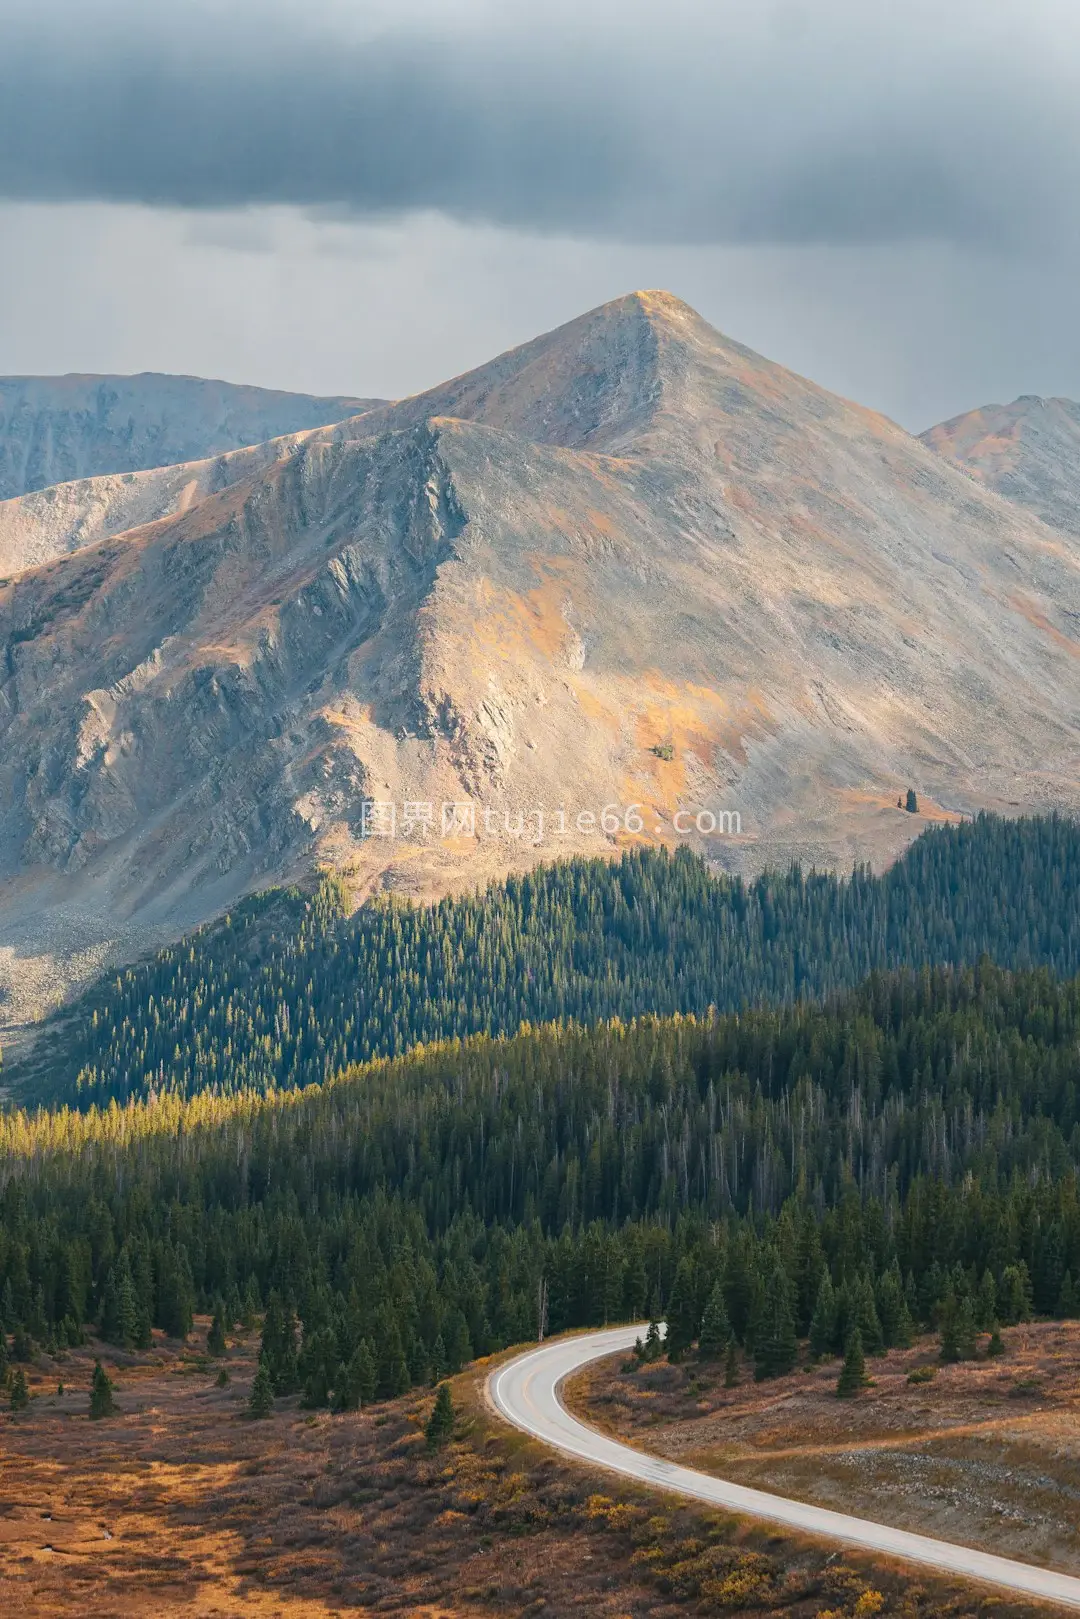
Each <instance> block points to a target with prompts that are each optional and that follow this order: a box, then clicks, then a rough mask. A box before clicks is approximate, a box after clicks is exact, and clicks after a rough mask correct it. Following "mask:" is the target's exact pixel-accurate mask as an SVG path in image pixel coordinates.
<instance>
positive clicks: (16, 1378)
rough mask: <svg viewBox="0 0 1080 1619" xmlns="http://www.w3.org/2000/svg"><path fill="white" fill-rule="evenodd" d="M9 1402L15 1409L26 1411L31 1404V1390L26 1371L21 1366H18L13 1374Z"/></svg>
mask: <svg viewBox="0 0 1080 1619" xmlns="http://www.w3.org/2000/svg"><path fill="white" fill-rule="evenodd" d="M8 1403H9V1404H10V1406H11V1409H12V1410H13V1411H25V1410H26V1408H27V1406H28V1405H29V1404H30V1390H29V1388H28V1387H27V1383H26V1373H25V1372H24V1371H23V1369H22V1367H21V1366H18V1367H16V1369H15V1371H14V1373H13V1374H12V1378H11V1388H10V1390H9V1392H8Z"/></svg>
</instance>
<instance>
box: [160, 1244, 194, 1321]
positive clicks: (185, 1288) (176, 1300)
mask: <svg viewBox="0 0 1080 1619" xmlns="http://www.w3.org/2000/svg"><path fill="white" fill-rule="evenodd" d="M194 1312H195V1284H194V1282H193V1281H192V1279H191V1265H190V1263H189V1261H188V1256H187V1249H186V1248H185V1247H184V1246H183V1244H180V1245H178V1246H177V1247H176V1248H174V1247H173V1246H172V1244H171V1243H166V1244H165V1245H164V1246H163V1248H162V1251H161V1255H160V1259H159V1267H158V1307H157V1321H158V1326H159V1327H160V1328H161V1329H162V1331H163V1332H164V1333H165V1334H166V1335H167V1336H168V1337H169V1338H179V1339H181V1340H183V1339H184V1338H186V1337H187V1335H188V1333H189V1332H190V1331H191V1323H192V1318H193V1316H194Z"/></svg>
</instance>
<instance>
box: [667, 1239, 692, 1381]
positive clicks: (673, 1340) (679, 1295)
mask: <svg viewBox="0 0 1080 1619" xmlns="http://www.w3.org/2000/svg"><path fill="white" fill-rule="evenodd" d="M697 1329H698V1315H697V1289H696V1286H695V1282H694V1270H693V1266H692V1265H691V1263H690V1261H689V1259H680V1261H679V1264H678V1268H677V1269H676V1271H675V1281H674V1284H673V1285H672V1289H671V1297H670V1298H669V1299H668V1306H667V1337H666V1339H665V1344H666V1347H667V1356H668V1360H670V1361H671V1362H672V1363H673V1364H674V1363H675V1362H676V1361H679V1360H681V1359H682V1357H683V1355H684V1354H685V1353H686V1351H687V1350H688V1349H689V1348H690V1345H691V1344H692V1343H693V1342H694V1339H695V1338H696V1337H697Z"/></svg>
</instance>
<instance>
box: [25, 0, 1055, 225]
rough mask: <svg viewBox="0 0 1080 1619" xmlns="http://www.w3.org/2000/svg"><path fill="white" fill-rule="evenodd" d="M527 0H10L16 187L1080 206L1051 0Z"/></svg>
mask: <svg viewBox="0 0 1080 1619" xmlns="http://www.w3.org/2000/svg"><path fill="white" fill-rule="evenodd" d="M869 9H870V10H871V11H872V10H873V8H869ZM941 9H942V10H944V8H941ZM516 11H517V16H516V17H515V18H512V19H510V20H508V19H507V16H506V11H505V8H504V9H503V10H502V11H500V12H492V13H490V14H488V15H487V16H486V17H485V16H482V15H478V14H477V12H476V9H475V7H470V6H468V5H467V4H463V5H462V6H461V7H460V8H453V7H449V6H447V5H442V6H440V7H438V8H437V9H434V10H432V9H429V11H428V14H427V16H426V17H422V16H417V15H410V14H406V13H404V12H402V11H401V10H400V8H399V10H398V12H397V20H396V21H392V22H390V23H389V24H388V25H387V27H385V28H384V29H382V30H381V31H380V30H378V29H376V28H369V29H368V30H367V32H366V34H363V33H361V32H359V31H358V30H357V29H356V27H355V26H350V14H349V12H347V11H342V12H341V13H340V15H339V16H338V17H337V19H336V26H335V17H334V13H333V11H332V9H331V11H330V13H329V15H327V12H326V10H325V7H324V8H321V9H319V10H318V11H317V12H316V15H317V17H318V22H317V23H316V22H313V21H312V20H311V16H312V13H313V12H315V8H305V9H304V10H300V9H297V8H295V7H292V6H289V5H285V4H278V5H274V4H264V5H261V6H260V7H258V8H253V7H250V6H248V5H244V4H239V3H238V4H233V5H229V6H227V7H224V8H222V7H220V6H218V7H214V6H212V5H208V4H206V3H205V0H204V3H203V4H202V5H201V6H200V5H198V0H182V3H180V4H174V5H173V6H172V7H169V8H167V7H166V6H165V5H164V4H159V3H158V0H155V3H154V4H153V5H152V6H147V5H146V4H145V3H144V4H142V5H140V6H139V7H138V8H137V9H131V10H127V11H125V10H124V9H123V8H119V7H118V6H117V5H115V4H114V5H110V6H103V5H101V4H97V5H95V4H93V3H89V4H87V3H84V4H83V5H81V6H79V7H78V8H76V7H74V6H70V7H68V6H63V5H61V4H60V3H59V0H47V3H45V4H43V5H36V6H34V7H33V8H31V6H30V5H29V4H27V3H22V0H19V3H17V4H12V3H11V0H6V3H5V0H0V194H2V195H4V196H6V197H8V198H12V199H23V200H26V199H35V200H109V201H130V202H139V203H146V204H150V205H162V206H177V205H179V206H181V207H189V208H228V207H236V206H242V205H246V204H260V203H263V204H265V203H284V204H295V205H299V206H301V207H306V208H314V209H318V208H328V209H341V210H345V211H347V212H349V213H351V214H355V215H369V216H370V215H386V214H394V213H401V212H406V211H409V210H417V209H436V210H440V211H442V212H444V213H447V214H449V215H451V216H454V217H456V218H459V219H465V220H478V221H486V222H491V223H494V224H499V225H508V226H515V227H526V228H530V229H540V230H555V231H567V232H572V233H577V234H586V235H592V236H596V237H615V238H624V239H639V240H645V239H650V240H654V241H673V242H675V241H683V242H745V243H762V242H793V243H807V242H825V243H842V242H874V241H894V240H915V239H934V240H944V241H955V242H961V243H972V242H976V243H983V244H987V245H993V246H1005V247H1016V246H1021V245H1030V244H1031V243H1032V242H1034V243H1036V244H1044V245H1045V244H1052V243H1053V242H1054V241H1055V239H1056V238H1058V237H1060V235H1061V234H1062V232H1063V231H1067V230H1068V229H1069V226H1070V219H1071V210H1072V207H1073V202H1072V199H1073V197H1074V196H1075V194H1076V185H1077V179H1078V172H1077V171H1078V168H1080V116H1078V114H1077V111H1076V108H1077V106H1078V105H1080V85H1078V83H1077V82H1076V76H1075V75H1071V74H1070V72H1069V71H1068V70H1067V69H1066V68H1064V67H1063V66H1062V64H1063V62H1067V61H1068V60H1069V55H1068V52H1069V51H1072V52H1073V60H1075V47H1076V44H1077V33H1076V28H1075V26H1074V25H1073V24H1071V23H1070V20H1069V16H1070V14H1069V11H1068V10H1062V11H1060V13H1059V12H1057V10H1056V7H1055V6H1054V4H1052V3H1051V0H1041V3H1040V0H1032V3H1031V4H1029V5H1028V6H1026V7H1023V6H1020V5H1009V4H1006V3H1004V0H1002V4H999V5H997V6H995V5H994V4H993V0H990V3H989V4H984V5H983V6H981V7H975V6H970V7H969V6H968V4H967V3H966V0H953V10H952V12H951V13H950V25H949V27H948V28H946V26H945V24H944V22H943V21H942V20H941V18H940V17H938V16H936V15H935V13H934V11H933V9H932V8H927V7H924V6H922V5H920V4H919V3H912V4H907V5H905V6H903V7H902V8H894V15H893V19H892V21H891V22H889V21H887V20H885V21H883V17H885V16H886V15H887V10H886V11H883V13H882V15H881V16H878V17H874V16H871V17H870V18H869V19H868V18H867V15H866V12H867V8H865V7H855V6H854V5H849V4H848V3H847V0H827V3H826V0H819V3H818V4H817V5H815V6H814V7H813V8H812V9H807V10H803V9H800V8H799V7H797V6H790V5H788V6H772V7H770V6H769V5H768V4H767V0H756V3H754V4H751V3H750V0H747V3H746V4H738V5H732V4H728V5H724V4H721V3H717V4H712V5H702V6H701V7H700V8H697V7H695V6H693V5H692V4H689V3H683V4H682V5H681V6H680V5H678V4H676V5H675V6H674V7H672V8H670V9H669V10H667V11H665V8H659V9H658V8H657V7H655V6H653V7H645V6H643V5H638V4H637V3H636V0H632V3H630V4H627V5H624V6H622V7H620V8H618V9H612V10H605V9H603V6H602V5H598V6H597V7H596V8H595V9H594V10H590V7H589V6H588V4H585V5H583V6H581V7H579V8H578V11H577V13H576V14H574V13H570V12H564V13H556V12H553V11H552V10H551V9H550V7H547V8H544V10H543V11H541V8H540V7H539V6H535V7H534V6H531V5H530V6H521V5H519V6H518V7H517V8H516ZM901 12H902V13H903V15H902V16H901V15H900V13H901ZM1010 15H1011V16H1012V17H1013V18H1018V19H1022V18H1024V17H1025V16H1026V17H1027V18H1028V19H1029V20H1028V25H1027V26H1026V28H1025V29H1024V31H1023V32H1022V33H1021V35H1020V36H1019V37H1015V36H1014V35H1011V34H1010V33H1009V32H1008V30H1003V29H1001V28H996V29H995V28H994V27H993V26H991V25H992V23H993V21H994V19H995V18H997V20H998V21H999V22H1000V21H1001V20H1002V19H1003V18H1004V19H1008V17H1009V16H1010ZM352 20H353V22H355V18H353V19H352Z"/></svg>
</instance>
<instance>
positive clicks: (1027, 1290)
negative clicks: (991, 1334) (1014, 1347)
mask: <svg viewBox="0 0 1080 1619" xmlns="http://www.w3.org/2000/svg"><path fill="white" fill-rule="evenodd" d="M1031 1308H1032V1301H1031V1278H1030V1276H1029V1275H1028V1268H1027V1265H1026V1264H1025V1263H1024V1261H1023V1260H1021V1261H1020V1263H1019V1264H1018V1265H1006V1267H1005V1269H1004V1270H1003V1271H1002V1273H1001V1282H1000V1285H999V1287H998V1316H999V1319H1000V1320H1001V1321H1003V1322H1004V1323H1005V1325H1006V1326H1008V1327H1012V1326H1015V1325H1016V1323H1017V1322H1018V1321H1030V1319H1031Z"/></svg>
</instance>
